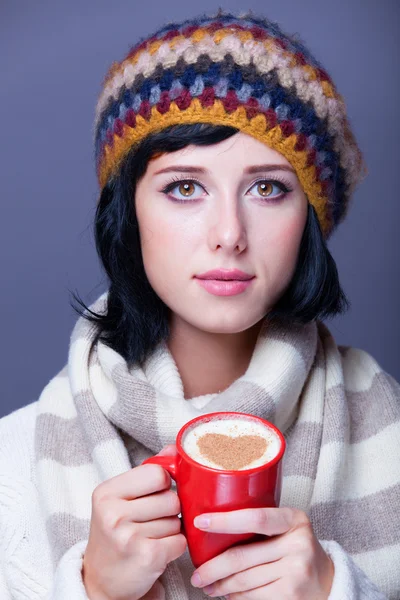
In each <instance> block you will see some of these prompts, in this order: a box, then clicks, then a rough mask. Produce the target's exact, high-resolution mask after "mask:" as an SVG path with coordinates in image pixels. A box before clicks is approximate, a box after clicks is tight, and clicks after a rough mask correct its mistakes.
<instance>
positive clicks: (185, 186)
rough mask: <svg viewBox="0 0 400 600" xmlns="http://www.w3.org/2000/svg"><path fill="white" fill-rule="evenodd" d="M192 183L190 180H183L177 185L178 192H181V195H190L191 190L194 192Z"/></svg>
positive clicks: (191, 193)
mask: <svg viewBox="0 0 400 600" xmlns="http://www.w3.org/2000/svg"><path fill="white" fill-rule="evenodd" d="M194 187H195V186H194V184H193V183H192V182H190V181H185V182H183V183H180V184H179V186H178V190H179V193H181V194H182V195H183V196H186V197H188V196H192V195H193V192H194Z"/></svg>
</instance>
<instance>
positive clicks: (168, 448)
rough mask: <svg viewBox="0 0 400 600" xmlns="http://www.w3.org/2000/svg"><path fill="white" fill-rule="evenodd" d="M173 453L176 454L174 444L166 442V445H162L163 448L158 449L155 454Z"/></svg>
mask: <svg viewBox="0 0 400 600" xmlns="http://www.w3.org/2000/svg"><path fill="white" fill-rule="evenodd" d="M175 454H177V449H176V446H175V444H168V446H164V448H163V449H162V450H160V452H159V453H158V455H157V456H174V455H175Z"/></svg>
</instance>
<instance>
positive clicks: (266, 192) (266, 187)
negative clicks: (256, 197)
mask: <svg viewBox="0 0 400 600" xmlns="http://www.w3.org/2000/svg"><path fill="white" fill-rule="evenodd" d="M273 187H274V186H273V184H272V183H270V182H269V181H267V182H265V181H263V182H261V183H259V184H258V185H257V192H259V193H260V194H261V195H262V196H264V197H267V196H270V195H271V192H272V190H273Z"/></svg>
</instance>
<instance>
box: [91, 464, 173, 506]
mask: <svg viewBox="0 0 400 600" xmlns="http://www.w3.org/2000/svg"><path fill="white" fill-rule="evenodd" d="M170 486H171V477H170V476H169V474H168V473H167V471H166V470H165V469H163V468H162V467H161V466H160V465H154V464H148V465H140V466H139V467H134V468H133V469H130V470H129V471H126V472H125V473H121V474H120V475H115V476H114V477H111V478H110V479H107V480H106V481H104V482H103V483H101V484H100V485H99V486H97V488H96V489H95V491H94V494H93V498H94V500H96V499H97V500H99V501H101V500H102V499H106V498H107V499H108V498H123V499H124V500H134V499H135V498H140V497H141V496H147V495H148V494H153V493H154V492H161V491H162V490H165V489H167V488H169V487H170Z"/></svg>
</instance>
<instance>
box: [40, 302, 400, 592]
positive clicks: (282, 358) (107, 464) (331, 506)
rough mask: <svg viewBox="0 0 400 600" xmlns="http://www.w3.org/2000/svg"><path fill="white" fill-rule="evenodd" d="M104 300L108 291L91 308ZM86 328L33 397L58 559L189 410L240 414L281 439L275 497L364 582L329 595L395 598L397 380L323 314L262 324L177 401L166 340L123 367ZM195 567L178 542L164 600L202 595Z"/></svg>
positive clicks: (171, 437)
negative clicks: (218, 388)
mask: <svg viewBox="0 0 400 600" xmlns="http://www.w3.org/2000/svg"><path fill="white" fill-rule="evenodd" d="M106 307H107V292H106V293H105V294H103V295H102V296H100V298H98V300H97V301H96V302H95V303H94V304H93V305H92V306H91V307H90V309H91V310H93V311H95V312H96V313H102V312H104V311H106ZM95 334H96V326H95V325H94V324H92V323H90V322H88V321H87V320H85V319H84V318H82V317H80V318H79V320H78V321H77V323H76V325H75V328H74V330H73V332H72V336H71V343H70V352H69V359H68V365H67V366H66V367H65V368H64V369H62V371H61V372H60V373H59V374H58V375H57V376H55V377H54V378H53V379H52V380H51V381H50V382H49V384H48V385H47V386H46V387H45V388H44V390H43V392H42V394H41V396H40V398H39V401H38V413H37V418H36V430H35V453H36V459H35V460H36V470H37V482H38V483H37V485H38V491H39V496H40V503H41V506H42V510H43V514H44V517H45V520H46V529H47V535H48V539H49V544H50V546H51V548H52V556H53V561H54V568H57V565H58V564H59V562H60V561H62V560H63V556H65V553H68V551H69V549H71V548H72V547H73V546H74V545H75V544H77V543H79V542H82V543H83V540H85V539H87V538H88V534H89V525H90V518H91V495H92V492H93V490H94V489H95V488H96V486H97V485H98V484H100V483H101V482H102V481H105V480H107V479H109V478H111V477H113V476H115V475H118V474H120V473H124V472H126V471H128V470H129V469H130V468H132V467H135V466H138V465H140V464H141V463H142V461H143V460H144V459H146V458H148V457H150V456H153V455H154V454H156V453H158V452H159V451H160V450H161V449H162V448H163V447H164V446H165V445H166V444H171V443H174V441H175V437H176V435H177V433H178V430H179V429H180V428H181V427H182V425H183V424H185V423H186V422H188V421H189V420H190V419H192V418H194V417H196V416H199V415H202V414H205V413H210V412H211V413H212V412H218V411H237V412H244V413H249V414H254V415H258V416H260V417H262V418H264V419H267V420H268V421H271V422H272V423H274V424H275V425H276V426H277V427H278V428H279V429H280V430H281V431H282V432H283V434H284V436H285V439H286V443H287V449H286V452H285V455H284V458H283V485H282V496H281V502H280V505H281V506H291V507H295V508H299V509H301V510H304V511H305V512H306V513H307V514H308V516H309V518H310V520H311V523H312V526H313V529H314V532H315V535H316V537H317V538H318V539H319V540H321V541H323V540H326V541H327V543H330V544H331V547H335V544H336V545H340V546H341V548H343V549H344V550H345V551H346V553H347V554H344V557H345V558H343V555H341V559H340V560H341V561H342V562H343V561H344V562H346V561H347V562H348V561H353V562H354V565H355V566H354V568H356V567H357V569H361V570H362V573H364V574H365V575H362V577H365V576H367V577H368V578H369V581H370V582H371V583H369V584H368V586H370V587H368V586H367V587H368V592H365V593H364V594H362V593H361V591H360V589H361V588H360V587H359V586H360V585H361V584H359V583H358V584H357V586H355V584H354V583H353V584H352V585H353V587H354V590H353V591H351V589H353V588H351V586H350V584H349V587H347V588H346V592H345V594H344V593H343V590H342V591H341V592H340V593H337V595H336V596H335V595H333V596H332V598H334V599H335V600H336V599H337V598H340V600H342V599H343V598H346V599H347V600H360V599H361V598H368V599H378V598H379V599H382V598H390V599H393V600H394V599H396V598H397V599H398V598H399V597H400V572H399V569H398V565H399V564H400V530H399V528H398V527H397V523H398V515H399V514H400V461H399V458H398V457H399V455H400V385H399V384H398V383H397V382H396V381H395V380H394V379H393V378H392V377H391V376H390V375H389V374H387V373H385V372H384V371H383V370H382V369H381V368H380V366H379V365H378V364H377V362H376V361H375V360H374V359H373V358H372V357H371V356H370V355H369V354H367V353H365V352H363V351H362V350H358V349H353V348H350V347H346V346H337V345H336V343H335V341H334V339H333V337H332V335H331V333H330V332H329V329H328V328H327V326H326V325H325V324H323V323H322V322H321V321H313V322H311V323H309V324H306V325H296V326H294V325H293V324H284V323H282V322H278V321H275V322H269V323H268V325H267V324H266V323H264V326H263V328H262V329H261V331H260V334H259V336H258V339H257V343H256V346H255V349H254V352H253V355H252V357H251V361H250V364H249V366H248V369H247V371H246V373H245V374H244V375H243V376H241V377H239V378H238V379H237V380H236V381H234V382H233V383H232V384H231V385H230V386H229V387H228V388H227V389H225V390H223V391H222V392H219V393H216V394H207V395H205V396H200V397H197V398H193V399H185V397H184V390H183V384H182V380H181V378H180V375H179V372H178V369H177V366H176V363H175V361H174V359H173V357H172V355H171V353H170V352H169V349H168V346H167V345H166V344H165V343H164V342H163V343H161V344H160V345H159V346H158V347H157V348H156V350H155V351H154V352H153V353H152V354H151V356H150V357H149V358H147V359H146V361H144V362H143V364H141V365H139V364H134V365H133V366H132V365H131V366H130V365H128V364H127V363H126V361H125V359H124V358H123V357H122V356H121V355H120V354H118V353H117V352H115V351H114V350H113V349H111V348H109V347H108V346H106V345H105V344H104V343H103V342H101V341H98V340H97V341H95ZM49 490H51V492H49ZM133 491H134V490H133ZM329 541H330V542H329ZM332 545H333V546H332ZM337 547H339V546H337ZM74 560H75V559H74ZM352 564H353V563H352ZM337 567H338V568H339V562H337ZM360 572H361V571H360ZM192 573H193V566H192V564H191V561H190V557H189V555H188V553H187V552H186V553H185V554H184V555H183V556H182V557H180V558H179V559H178V560H176V561H174V562H172V563H170V564H169V565H168V567H167V569H166V571H165V573H164V574H163V575H162V577H161V583H162V585H163V587H164V590H165V593H166V598H167V599H168V600H185V599H186V600H187V599H190V600H200V598H204V595H203V593H202V592H201V591H199V590H197V589H195V588H193V587H192V586H191V585H190V582H189V580H190V576H191V574H192ZM335 585H336V586H337V587H338V586H339V584H338V583H335ZM375 586H377V587H376V588H375ZM350 588H351V589H350ZM356 588H357V589H358V591H357V589H356ZM378 590H380V591H378Z"/></svg>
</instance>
